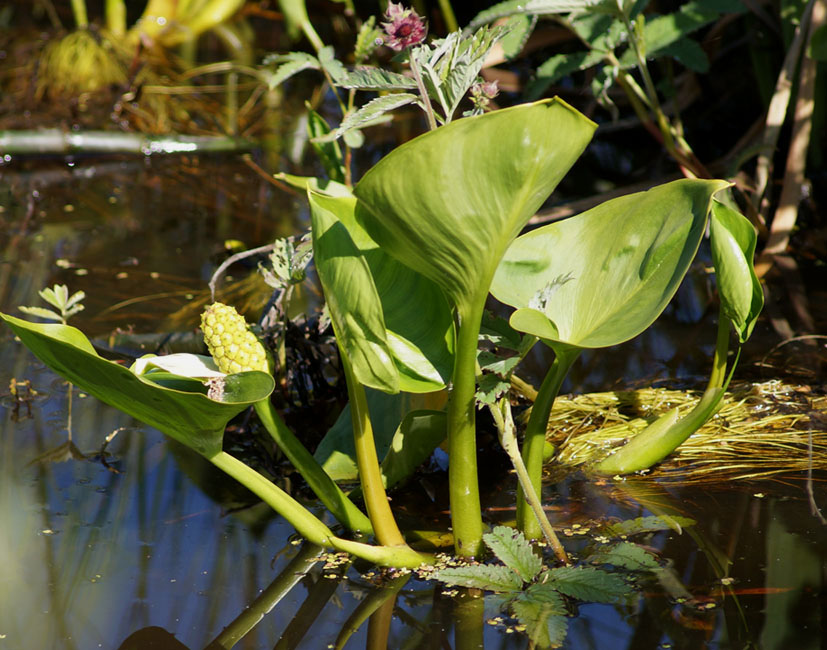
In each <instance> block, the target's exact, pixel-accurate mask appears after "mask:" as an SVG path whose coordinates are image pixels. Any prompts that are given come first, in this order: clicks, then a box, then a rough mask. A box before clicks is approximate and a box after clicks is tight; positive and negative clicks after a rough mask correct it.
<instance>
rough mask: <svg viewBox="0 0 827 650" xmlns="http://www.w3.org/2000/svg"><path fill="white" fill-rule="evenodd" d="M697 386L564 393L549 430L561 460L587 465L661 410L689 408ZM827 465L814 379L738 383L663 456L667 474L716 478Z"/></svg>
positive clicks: (826, 403)
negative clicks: (808, 381) (809, 383)
mask: <svg viewBox="0 0 827 650" xmlns="http://www.w3.org/2000/svg"><path fill="white" fill-rule="evenodd" d="M696 401H697V396H696V395H695V394H694V393H693V392H691V391H690V392H688V391H683V390H673V389H668V388H645V389H641V390H634V391H612V392H604V393H590V394H586V395H579V396H576V397H571V396H561V397H558V399H557V402H556V403H555V405H554V409H553V411H552V414H551V418H550V420H549V428H548V437H549V440H550V441H551V442H552V443H553V444H554V445H555V446H556V447H557V450H558V451H557V455H556V456H555V464H556V465H557V466H562V467H567V468H572V467H584V468H585V467H586V466H587V465H588V464H590V463H591V462H593V461H597V460H600V459H602V458H603V457H604V456H605V453H606V451H607V450H608V449H610V448H612V447H615V446H618V445H621V444H622V443H623V442H625V440H627V439H628V438H629V437H631V436H632V435H634V434H636V433H638V432H639V431H641V430H643V429H644V428H645V427H646V425H647V423H648V422H650V421H651V420H652V419H653V418H655V417H656V416H658V415H660V414H661V413H663V412H665V411H667V410H669V409H672V408H677V409H678V410H679V412H681V413H683V412H685V411H687V410H690V409H691V408H692V407H693V406H694V404H695V402H696ZM825 469H827V396H825V395H823V394H819V393H818V392H816V391H815V390H814V388H813V387H811V386H806V385H792V384H786V383H784V382H783V381H780V380H772V381H767V382H763V383H751V382H740V383H737V384H736V383H733V385H732V386H731V387H730V391H729V392H727V394H726V396H725V397H724V400H723V404H722V406H721V409H720V410H719V411H718V413H717V415H716V416H715V417H713V418H711V419H710V420H709V421H708V422H707V423H706V424H705V425H704V426H702V427H701V428H700V429H699V430H698V431H697V432H696V433H695V434H693V435H692V436H691V437H690V438H689V439H688V440H687V441H686V442H685V443H683V445H681V446H680V447H678V449H677V450H676V451H675V452H674V453H673V455H672V456H671V457H670V458H669V459H668V460H667V461H665V462H663V463H662V464H660V465H659V466H657V467H656V468H654V469H653V470H651V471H649V472H646V473H647V474H648V475H650V476H652V477H656V478H658V479H663V480H674V481H693V482H718V481H722V480H747V479H757V478H764V477H768V476H776V475H781V474H788V473H794V472H806V471H813V470H825Z"/></svg>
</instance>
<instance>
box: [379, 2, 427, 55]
mask: <svg viewBox="0 0 827 650" xmlns="http://www.w3.org/2000/svg"><path fill="white" fill-rule="evenodd" d="M385 18H386V19H387V20H388V21H389V22H386V23H382V27H384V28H385V34H387V36H386V38H385V45H387V46H388V47H389V48H391V49H392V50H396V51H397V52H400V51H402V50H404V49H406V48H409V47H413V46H414V45H418V44H419V43H421V42H422V41H424V40H425V35H426V34H427V33H428V28H427V26H426V25H425V21H424V20H422V18H421V17H420V16H419V14H417V13H416V12H415V11H414V10H413V9H403V8H402V5H401V4H396V3H394V2H389V3H388V10H387V11H386V12H385Z"/></svg>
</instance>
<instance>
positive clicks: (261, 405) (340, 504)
mask: <svg viewBox="0 0 827 650" xmlns="http://www.w3.org/2000/svg"><path fill="white" fill-rule="evenodd" d="M255 409H256V413H257V414H258V417H259V419H260V420H261V423H262V424H263V425H264V428H265V429H267V432H268V433H269V434H270V436H271V437H272V438H273V440H275V442H276V444H277V445H278V446H279V449H281V450H282V452H284V455H285V456H287V458H288V460H289V461H290V462H291V463H292V464H293V467H295V468H296V469H297V470H298V471H299V473H300V474H301V475H302V477H303V478H304V480H305V481H307V484H308V485H309V486H310V489H311V490H313V492H314V493H315V494H316V496H317V497H319V499H320V500H321V502H322V503H324V505H325V506H326V507H327V509H328V510H330V512H331V513H332V514H333V516H334V517H336V519H337V520H338V521H339V522H341V523H342V525H344V526H346V527H347V528H348V529H349V530H353V531H356V532H361V533H366V534H369V533H372V532H373V527H372V526H371V523H370V520H369V519H368V518H367V517H366V516H365V514H364V513H363V512H362V511H361V510H359V508H357V507H356V505H355V504H354V503H353V502H352V501H351V500H350V499H348V498H347V495H345V493H344V492H342V490H341V488H339V486H338V485H336V483H334V482H333V479H331V478H330V476H328V475H327V473H326V472H325V471H324V469H322V467H321V465H319V463H318V462H317V461H316V459H315V458H313V455H312V454H311V453H310V452H309V451H307V448H306V447H305V446H304V445H303V444H302V443H301V442H300V441H299V439H298V438H296V436H295V434H294V433H293V432H292V431H291V430H290V429H289V428H288V426H287V425H286V424H285V423H284V420H282V419H281V416H280V415H279V414H278V412H277V411H276V409H275V408H274V407H273V405H272V403H271V402H270V400H269V399H264V400H261V401H260V402H257V403H256V405H255ZM311 541H314V542H315V540H311ZM316 543H318V542H316Z"/></svg>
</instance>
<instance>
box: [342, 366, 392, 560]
mask: <svg viewBox="0 0 827 650" xmlns="http://www.w3.org/2000/svg"><path fill="white" fill-rule="evenodd" d="M341 358H342V366H343V367H344V371H345V381H346V382H347V392H348V395H349V397H350V415H351V422H352V425H353V444H354V447H355V449H356V464H357V466H358V468H359V480H360V481H361V484H362V495H363V496H364V499H365V506H366V507H367V510H368V516H369V517H370V521H371V524H372V525H373V530H374V532H375V534H376V539H377V540H378V541H379V543H380V544H382V545H383V546H403V545H405V538H404V537H402V533H401V532H399V527H398V526H397V525H396V520H395V519H394V517H393V512H392V511H391V508H390V504H389V502H388V496H387V494H386V493H385V486H384V485H383V483H382V472H381V470H380V469H379V458H378V456H377V455H376V443H375V442H374V439H373V426H372V425H371V422H370V411H369V410H368V401H367V396H366V395H365V387H364V386H363V385H362V384H361V383H359V381H358V380H357V379H356V377H355V376H354V375H353V368H352V367H351V365H350V361H349V360H348V358H347V356H346V355H345V354H342V357H341Z"/></svg>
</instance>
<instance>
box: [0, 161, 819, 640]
mask: <svg viewBox="0 0 827 650" xmlns="http://www.w3.org/2000/svg"><path fill="white" fill-rule="evenodd" d="M0 174H2V183H0V207H2V212H0V245H2V248H3V251H4V252H3V257H2V266H0V310H2V311H4V312H7V313H12V314H14V313H16V306H17V305H21V304H22V305H37V304H42V303H39V299H38V297H37V291H38V290H39V289H41V288H42V287H45V286H51V285H53V284H55V283H64V284H67V285H69V288H70V290H71V291H76V290H83V291H85V292H86V294H87V299H86V301H85V303H86V306H87V309H86V311H85V312H83V313H82V314H80V315H79V316H78V317H77V318H76V319H75V320H74V321H73V323H74V324H76V325H78V326H80V327H81V328H82V329H84V330H85V331H86V332H88V333H90V334H91V335H92V336H94V337H99V338H101V339H106V337H107V335H108V334H109V333H110V332H112V331H113V330H114V328H116V327H120V328H122V329H131V330H132V331H134V332H135V333H151V332H155V331H158V330H163V329H174V330H176V331H183V332H187V331H193V330H194V328H195V326H196V323H197V314H198V312H199V309H198V307H197V305H198V303H199V301H201V300H204V299H205V298H206V296H205V287H206V282H207V280H208V279H209V276H210V274H211V273H212V271H213V270H214V268H215V266H216V261H217V260H219V259H220V258H221V250H222V242H223V241H224V240H226V239H239V240H241V241H243V242H244V243H245V244H246V245H248V246H255V245H259V244H262V243H266V242H268V241H270V240H272V238H273V237H275V236H278V235H284V234H289V233H292V232H294V231H295V229H296V228H297V225H298V224H301V223H302V221H303V214H304V213H303V211H304V207H303V203H302V201H301V199H300V197H296V196H294V195H291V194H289V193H285V192H282V191H281V190H278V189H276V188H273V187H271V186H270V185H269V184H268V183H266V182H265V181H263V180H261V179H259V178H257V177H256V176H255V174H254V173H253V172H252V171H251V170H250V169H249V167H248V166H247V165H245V164H244V163H243V162H242V161H241V160H240V158H237V157H233V158H230V159H225V160H218V159H213V158H200V159H199V158H191V159H184V158H177V159H171V160H170V159H168V160H161V159H154V158H153V159H147V160H136V159H128V160H106V161H101V160H78V161H75V163H74V164H73V165H71V166H69V165H66V164H64V163H60V164H58V163H53V162H42V161H29V162H25V161H23V162H20V161H12V163H11V164H9V165H6V166H5V167H3V168H2V170H0ZM232 273H233V274H234V275H235V276H236V279H240V278H242V277H243V275H244V274H245V273H246V271H245V270H244V269H242V268H234V269H233V270H232ZM262 291H264V290H263V289H262V288H261V287H259V288H258V289H257V291H254V292H252V294H253V295H254V297H253V298H249V294H250V293H251V292H249V291H248V292H246V293H245V292H244V291H243V287H242V291H241V293H240V294H238V295H240V296H247V297H245V298H243V299H245V300H247V299H249V300H250V302H251V305H252V306H254V304H255V301H256V300H260V299H261V295H260V294H261V293H262ZM690 293H691V292H690ZM255 296H258V298H256V297H255ZM264 296H265V297H266V292H265V294H264ZM239 299H242V298H239ZM682 304H684V305H686V304H689V303H686V302H684V303H682ZM687 308H688V307H687ZM170 314H174V317H170ZM675 315H676V316H680V314H675ZM679 320H681V319H678V318H673V319H672V320H671V321H669V323H667V324H666V326H664V327H663V328H661V329H658V330H655V331H654V332H652V333H651V334H650V335H648V338H644V339H640V340H638V341H636V342H633V343H631V344H629V346H628V347H627V348H626V350H627V353H626V354H618V355H617V358H618V362H617V365H609V364H607V363H603V362H601V361H597V360H593V361H591V362H589V360H588V359H587V363H586V364H585V365H584V366H583V367H582V368H580V369H579V370H578V371H577V372H576V373H575V375H574V378H573V380H572V387H573V388H576V389H577V390H582V389H597V388H605V387H606V386H607V385H611V384H613V383H616V382H618V381H620V380H625V381H634V380H635V379H638V378H642V377H652V376H669V375H672V376H686V375H692V374H696V373H702V372H703V370H704V369H705V367H706V363H707V359H708V358H709V354H708V353H709V350H710V349H711V346H712V343H713V341H712V340H711V338H712V336H713V334H712V331H711V330H710V329H709V328H708V326H702V325H698V324H691V323H686V322H684V323H681V322H679ZM682 320H684V321H687V320H692V319H687V318H684V319H682ZM687 348H689V349H687ZM538 363H539V362H538ZM12 379H15V380H17V381H24V380H26V381H29V382H30V383H31V386H32V388H33V389H34V391H35V393H34V395H33V397H32V399H31V400H30V401H29V402H28V403H22V404H19V405H17V406H15V403H14V400H13V399H12V398H11V396H10V394H9V390H8V388H7V387H8V386H9V382H10V381H11V380H12ZM67 390H68V388H67V386H66V384H64V383H63V382H62V381H61V380H60V379H59V378H57V377H55V376H54V375H53V374H52V373H51V372H49V371H47V370H45V369H44V368H43V367H42V366H41V365H40V364H39V363H38V362H37V361H36V360H34V358H33V357H32V356H31V355H30V354H29V353H28V352H27V351H26V350H24V349H23V348H22V347H21V346H20V345H19V344H18V343H16V342H14V340H13V338H12V337H11V335H10V332H9V330H8V329H6V328H3V329H2V330H0V395H3V397H2V401H0V417H1V418H2V420H0V422H2V423H1V424H0V450H2V452H0V648H2V647H8V648H15V649H16V648H33V649H35V648H37V649H40V648H43V649H46V648H58V649H59V648H79V649H86V648H98V647H100V648H118V647H134V648H142V647H157V648H182V647H188V648H191V649H195V648H205V647H208V646H210V644H211V643H212V644H213V645H212V646H210V647H213V648H220V647H226V648H228V647H233V645H234V644H235V647H238V648H269V647H274V646H276V645H277V644H278V643H280V640H281V645H280V646H278V647H299V648H307V649H316V648H327V647H334V646H335V643H336V639H337V636H338V635H339V634H340V633H341V631H342V630H343V628H346V627H347V625H346V622H347V621H348V619H349V618H350V617H351V616H354V615H358V613H359V612H360V611H364V604H365V603H366V602H369V600H370V598H372V597H373V598H375V597H376V596H375V594H376V593H377V590H376V588H375V587H374V586H373V585H372V584H371V583H370V582H369V581H368V580H367V579H365V578H363V577H362V575H361V571H362V570H364V569H365V567H360V566H357V567H352V568H351V569H350V570H348V571H347V573H346V577H345V578H344V579H341V580H338V579H336V580H334V579H332V578H329V577H326V576H328V575H331V574H334V573H335V570H333V569H325V568H323V566H322V563H311V562H308V561H306V560H307V559H308V558H310V559H312V557H313V549H306V548H303V547H302V546H300V545H299V544H298V543H297V542H298V540H297V539H295V534H294V531H293V530H292V528H291V527H290V526H288V525H286V524H285V523H284V522H283V521H281V520H280V519H279V518H278V517H276V516H274V515H272V514H271V513H270V512H269V511H267V510H266V509H265V508H263V507H262V506H260V505H258V506H257V505H252V506H250V504H249V500H248V497H247V495H246V494H245V493H244V492H243V491H240V490H238V489H237V488H235V487H234V486H233V485H232V484H230V483H228V482H227V481H223V480H221V479H220V477H216V475H215V474H213V473H211V472H209V471H208V470H207V468H206V467H205V464H204V463H203V462H201V461H200V460H199V459H198V458H196V457H193V456H192V455H191V454H190V453H188V452H187V451H186V450H182V449H180V448H178V447H176V446H174V445H173V444H172V443H169V442H167V441H166V440H165V439H164V438H163V436H162V435H161V434H160V433H159V432H157V431H155V430H153V429H150V428H148V427H145V426H143V425H140V424H139V423H136V422H135V421H133V420H132V419H131V418H129V417H127V416H125V415H123V414H121V413H120V412H118V411H115V410H113V409H111V408H109V407H107V406H105V405H103V404H101V403H98V402H96V401H95V400H93V399H92V398H84V397H83V396H82V395H79V394H77V392H76V393H75V396H74V400H73V413H72V434H73V435H72V441H71V442H72V445H73V446H70V445H69V444H68V441H67V415H68V414H67ZM116 430H118V431H119V432H118V433H117V435H116V436H115V437H114V439H113V440H112V441H111V442H110V443H109V444H108V446H107V448H106V452H107V454H108V455H107V456H105V457H104V458H105V460H106V463H104V462H102V461H101V455H100V451H101V448H102V446H103V444H104V440H105V438H106V437H107V436H108V435H110V434H111V433H112V432H114V431H116ZM502 476H503V478H502V486H501V487H500V488H499V491H500V492H501V497H502V504H503V505H502V506H501V507H497V505H496V503H498V501H497V500H496V499H495V500H494V501H493V503H494V505H492V507H491V508H490V509H489V510H488V515H489V516H490V518H491V520H492V521H494V520H508V519H509V518H510V517H513V512H512V511H510V510H509V509H508V504H509V503H510V502H511V498H512V497H511V494H510V490H511V489H512V486H511V485H510V478H509V477H508V475H506V474H503V475H502ZM816 478H818V477H816ZM417 489H419V488H417V487H413V488H410V490H412V491H413V492H414V494H413V496H412V497H411V499H410V500H411V501H413V502H414V503H415V502H416V500H417V499H427V496H425V491H424V490H420V492H419V493H417V492H416V490H417ZM812 494H813V499H814V501H815V503H816V504H819V505H822V506H827V491H825V489H824V487H823V483H822V482H820V481H818V480H817V481H816V482H815V483H814V484H813V487H812ZM546 497H547V503H548V505H549V506H550V507H551V508H552V511H551V514H552V516H553V519H554V521H555V522H556V523H559V525H560V526H561V528H565V527H567V526H568V527H570V526H572V525H574V524H576V523H584V524H585V523H587V522H590V521H593V520H596V519H604V518H607V517H608V518H616V519H625V518H632V517H637V516H641V515H644V514H650V513H655V514H659V513H663V512H667V513H681V514H683V515H684V516H687V517H690V518H693V519H695V520H697V522H698V523H697V526H694V527H691V528H687V529H684V530H683V532H682V533H681V534H678V533H677V532H675V531H670V532H668V533H667V532H659V533H656V534H652V535H650V536H648V537H645V536H644V537H640V538H636V540H635V541H638V542H641V543H645V544H647V545H649V546H650V547H652V548H653V549H655V550H658V551H659V552H660V553H661V555H662V557H663V558H664V561H665V562H666V564H667V566H668V567H669V568H670V569H671V571H670V572H669V574H668V575H669V576H670V578H669V579H668V580H664V581H661V583H660V584H658V583H653V584H647V585H644V586H642V593H643V594H644V596H645V597H643V596H642V597H641V598H640V599H638V600H637V601H636V602H633V603H631V604H628V605H623V606H610V605H584V606H581V607H580V608H579V609H578V610H576V611H573V612H572V614H573V615H572V618H571V620H570V625H569V632H568V637H567V641H566V645H565V647H568V648H577V649H580V648H641V649H644V648H647V649H648V648H699V647H709V648H721V649H723V648H747V647H756V648H758V647H760V648H767V649H776V648H777V649H779V650H783V649H787V648H790V649H791V648H795V649H801V648H820V647H822V646H823V644H824V641H823V639H824V638H825V613H827V598H825V593H824V589H825V587H824V585H825V550H826V549H827V534H826V533H827V528H825V526H824V525H822V523H820V521H819V519H818V517H817V516H816V515H815V514H813V512H812V506H811V503H810V499H809V497H808V493H807V484H806V482H805V481H804V477H790V478H789V479H785V480H775V481H765V482H761V483H753V484H740V483H739V484H734V483H732V484H726V485H720V486H717V487H705V488H703V489H702V488H699V487H685V488H681V489H678V488H674V487H671V488H669V489H667V488H663V487H659V486H657V485H656V484H654V483H653V482H651V481H650V482H648V483H646V482H644V483H642V484H635V483H634V482H631V481H629V482H626V483H621V484H616V485H615V484H598V483H594V482H591V481H588V480H585V479H582V478H573V479H569V480H568V481H567V482H565V483H564V484H562V485H561V486H559V489H558V488H553V487H549V488H548V492H547V494H546ZM402 500H404V497H403V496H401V495H400V501H402ZM409 502H410V501H409ZM320 514H321V513H320ZM582 544H583V542H582V541H581V542H578V541H576V540H575V541H572V548H577V547H578V545H580V546H582ZM291 561H292V562H293V564H291ZM297 567H301V570H299V569H298V568H297ZM285 572H286V573H285ZM297 572H298V573H299V575H296V573H297ZM399 582H401V581H399ZM399 582H389V583H388V584H387V585H386V587H385V589H386V591H385V592H380V593H386V594H388V593H390V591H387V590H389V589H392V588H394V587H397V588H399ZM293 583H295V586H294V587H293V588H292V589H289V590H288V588H287V587H288V586H289V585H290V584H293ZM680 596H683V597H684V598H688V600H687V601H686V602H683V603H679V602H678V598H679V597H680ZM277 600H278V604H277V605H276V604H275V601H277ZM393 602H394V601H393V600H392V599H390V600H387V601H386V604H385V606H384V608H381V607H380V609H378V610H377V611H376V613H375V614H374V615H373V617H372V618H371V620H370V622H369V623H368V622H365V623H364V624H363V625H361V626H359V627H358V629H356V631H355V632H354V633H353V636H352V637H351V638H350V640H349V641H348V643H347V645H346V647H348V648H360V647H366V648H376V647H380V646H379V645H377V643H378V642H377V639H380V640H381V639H383V634H382V624H383V623H382V621H383V620H384V619H383V618H382V617H383V616H384V615H390V614H392V617H391V620H390V633H389V635H390V636H389V641H388V642H387V644H386V645H382V646H381V647H387V648H418V647H422V648H466V647H479V643H478V641H479V639H480V638H482V639H483V642H484V646H485V647H486V648H523V647H527V641H526V639H525V638H524V637H522V636H521V635H520V634H517V633H512V632H509V631H508V630H507V627H506V626H503V625H491V624H486V623H484V622H483V621H485V620H487V619H493V618H494V617H495V616H497V615H498V612H497V611H496V608H495V607H494V605H493V604H492V603H490V602H489V603H488V604H486V605H485V609H484V610H483V609H482V608H480V609H479V610H476V611H475V610H474V606H473V604H472V605H471V606H469V605H468V604H467V603H463V602H460V601H458V600H457V599H452V598H450V597H448V596H446V595H443V594H442V593H441V590H440V589H438V588H436V589H435V588H434V586H433V585H431V584H429V583H426V582H422V581H420V580H417V579H416V578H412V579H410V580H408V581H407V582H406V583H405V584H404V585H402V586H401V588H399V591H398V595H397V597H396V601H395V604H393ZM251 606H252V607H251ZM271 607H272V609H271ZM360 607H362V609H360ZM469 607H470V611H471V612H472V614H471V620H472V624H471V625H469V624H468V620H469V615H468V611H469ZM259 618H260V620H259ZM256 622H257V624H255V625H254V623H256ZM247 630H249V631H247ZM244 632H246V635H244V634H243V633H244ZM131 635H134V636H133V637H132V641H130V643H131V645H128V644H126V643H125V641H126V640H127V638H128V637H130V636H131ZM122 644H123V645H122ZM152 644H155V645H152Z"/></svg>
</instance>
